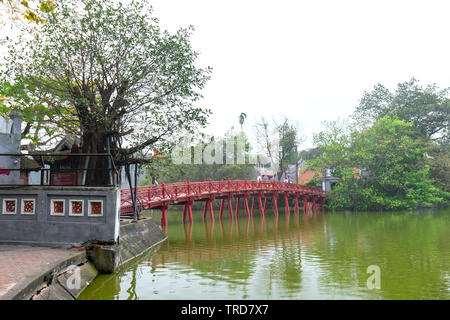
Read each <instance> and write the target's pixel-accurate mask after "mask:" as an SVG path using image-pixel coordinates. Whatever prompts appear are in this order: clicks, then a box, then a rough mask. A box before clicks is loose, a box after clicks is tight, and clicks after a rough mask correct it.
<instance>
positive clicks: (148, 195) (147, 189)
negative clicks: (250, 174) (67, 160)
mask: <svg viewBox="0 0 450 320" xmlns="http://www.w3.org/2000/svg"><path fill="white" fill-rule="evenodd" d="M245 191H262V192H264V191H278V192H283V191H291V192H303V193H305V194H309V195H314V196H319V197H320V196H323V192H322V191H320V190H318V189H316V188H310V187H307V186H301V185H298V184H295V183H284V182H277V181H256V180H221V181H201V182H190V181H185V182H178V183H170V184H164V183H161V184H159V185H152V186H142V187H137V196H136V198H137V202H138V206H139V205H144V203H150V202H158V201H166V200H176V199H179V198H186V197H195V196H201V195H205V194H210V195H214V194H217V193H226V192H233V193H236V192H245ZM121 203H122V205H121V206H122V208H124V207H128V206H131V207H132V204H133V202H132V198H131V192H130V189H122V190H121Z"/></svg>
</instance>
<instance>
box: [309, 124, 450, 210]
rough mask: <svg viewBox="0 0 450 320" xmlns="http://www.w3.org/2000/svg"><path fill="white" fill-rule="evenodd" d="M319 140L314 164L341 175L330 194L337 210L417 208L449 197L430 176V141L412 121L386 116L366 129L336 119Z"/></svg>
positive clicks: (317, 137) (311, 163)
mask: <svg viewBox="0 0 450 320" xmlns="http://www.w3.org/2000/svg"><path fill="white" fill-rule="evenodd" d="M315 142H316V144H317V145H318V148H319V150H321V151H322V152H323V154H322V156H321V157H319V158H316V159H313V160H310V161H309V162H308V163H309V165H310V166H313V167H318V168H321V169H325V168H335V169H336V170H335V172H334V175H335V176H336V177H338V178H339V179H340V181H339V183H338V184H337V185H336V187H335V188H334V189H333V190H332V192H331V196H332V197H331V201H330V206H331V207H332V208H354V209H388V210H398V209H412V208H417V207H430V206H433V205H434V204H437V203H442V202H443V201H445V197H448V194H446V193H445V192H442V191H440V190H439V189H438V188H437V187H436V186H435V185H434V183H433V181H432V179H431V178H430V174H429V171H430V167H429V160H428V158H427V154H426V150H427V149H426V140H424V139H422V138H420V136H418V135H417V132H416V130H415V128H414V126H413V123H410V122H405V121H403V120H399V119H397V118H389V117H387V116H385V117H382V118H380V119H379V120H377V121H376V122H375V123H374V125H373V126H372V127H370V128H366V129H363V130H361V131H358V130H355V129H350V130H346V128H342V127H340V126H339V125H337V124H336V123H334V124H333V125H331V126H329V130H328V131H324V132H321V133H319V134H318V135H315ZM354 167H357V168H359V169H361V174H360V173H359V171H358V170H355V168H354Z"/></svg>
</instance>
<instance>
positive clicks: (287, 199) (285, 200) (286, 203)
mask: <svg viewBox="0 0 450 320" xmlns="http://www.w3.org/2000/svg"><path fill="white" fill-rule="evenodd" d="M284 203H285V208H284V210H285V212H286V215H287V216H289V214H290V209H289V194H288V193H285V194H284Z"/></svg>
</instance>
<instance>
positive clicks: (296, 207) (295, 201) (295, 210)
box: [294, 195, 298, 214]
mask: <svg viewBox="0 0 450 320" xmlns="http://www.w3.org/2000/svg"><path fill="white" fill-rule="evenodd" d="M294 213H295V214H298V195H295V197H294Z"/></svg>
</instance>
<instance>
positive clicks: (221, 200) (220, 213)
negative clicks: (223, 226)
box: [219, 198, 225, 219]
mask: <svg viewBox="0 0 450 320" xmlns="http://www.w3.org/2000/svg"><path fill="white" fill-rule="evenodd" d="M224 203H225V199H224V198H222V199H220V212H219V218H220V219H222V216H223V207H224Z"/></svg>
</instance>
